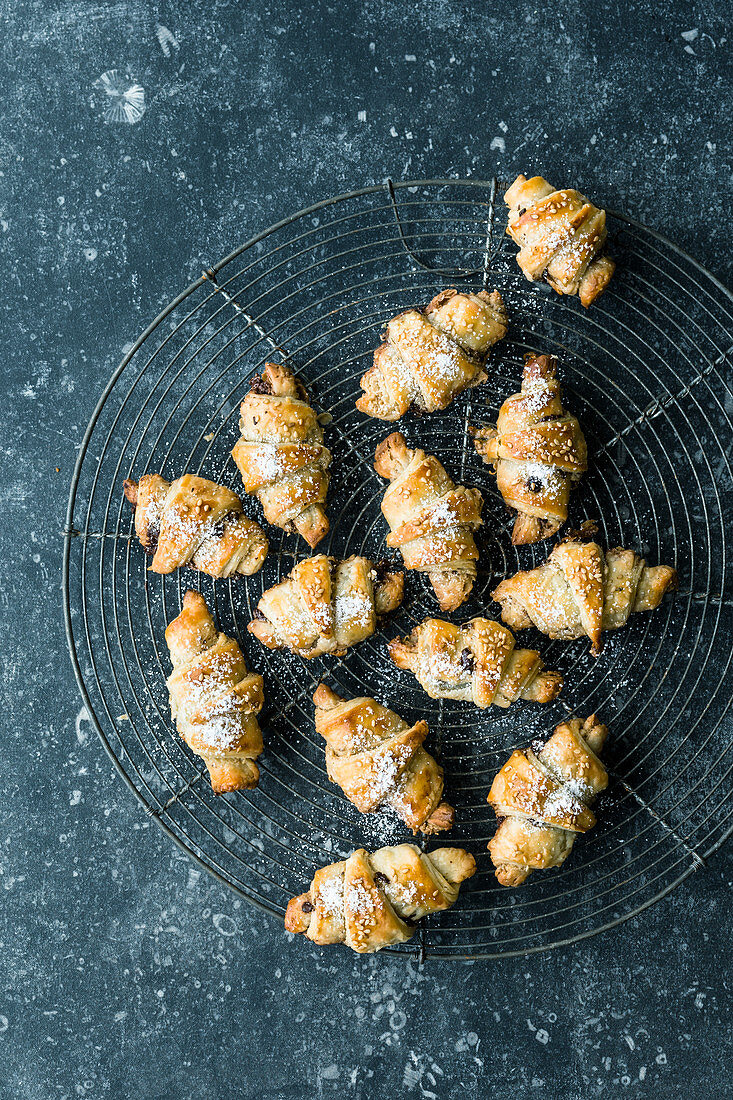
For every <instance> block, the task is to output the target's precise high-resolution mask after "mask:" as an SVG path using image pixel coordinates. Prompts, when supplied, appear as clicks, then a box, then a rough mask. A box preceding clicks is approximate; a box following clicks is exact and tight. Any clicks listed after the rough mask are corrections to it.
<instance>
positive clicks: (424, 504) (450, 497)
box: [374, 432, 483, 611]
mask: <svg viewBox="0 0 733 1100" xmlns="http://www.w3.org/2000/svg"><path fill="white" fill-rule="evenodd" d="M374 469H375V470H376V471H377V473H378V474H379V476H380V477H385V478H389V479H390V481H391V485H390V486H389V487H388V488H387V489H386V490H385V493H384V498H383V500H382V513H383V515H384V518H385V519H386V520H387V523H388V524H389V526H390V530H391V533H390V534H389V535H388V536H387V545H388V546H390V547H397V548H399V549H400V551H401V552H402V557H403V559H404V562H405V567H406V568H407V569H417V570H419V571H420V572H422V573H427V575H428V577H429V578H430V583H431V584H432V586H433V590H434V592H435V595H436V596H437V598H438V603H439V604H440V607H441V610H442V611H455V609H456V608H457V607H460V605H461V604H462V603H463V601H464V600H465V599H467V598H468V595H469V593H470V591H471V589H472V588H473V582H474V581H475V579H476V561H477V560H478V550H477V549H476V543H475V541H474V538H473V532H474V531H475V530H476V529H477V528H478V527H480V526H481V508H482V505H483V497H482V496H481V493H480V491H479V490H478V489H466V488H465V487H464V486H463V485H458V486H456V485H454V483H453V482H452V481H451V479H450V477H449V476H448V474H447V473H446V471H445V469H444V468H443V466H442V464H441V463H440V462H439V461H438V459H437V458H436V457H435V456H434V455H426V454H425V451H420V450H414V451H413V450H410V449H409V448H408V446H407V444H406V442H405V437H404V436H403V435H402V433H401V432H393V433H392V435H390V436H389V437H388V438H387V439H385V440H384V441H383V442H382V443H380V444H379V446H378V447H377V450H376V454H375V456H374Z"/></svg>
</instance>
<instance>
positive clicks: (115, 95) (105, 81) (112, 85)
mask: <svg viewBox="0 0 733 1100" xmlns="http://www.w3.org/2000/svg"><path fill="white" fill-rule="evenodd" d="M94 87H95V88H96V89H98V91H100V92H103V93H104V95H105V96H106V97H107V99H106V101H105V105H104V109H103V111H102V118H103V119H104V121H105V122H127V123H128V124H129V125H130V126H134V124H135V123H136V122H139V121H140V119H141V118H142V117H143V115H144V114H145V89H144V88H143V86H142V84H137V83H136V82H135V81H133V80H132V79H131V78H130V77H129V76H126V75H125V74H124V73H123V72H121V71H120V70H119V69H108V70H107V72H106V73H102V75H101V76H100V77H98V78H97V80H95V82H94Z"/></svg>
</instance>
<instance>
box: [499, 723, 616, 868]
mask: <svg viewBox="0 0 733 1100" xmlns="http://www.w3.org/2000/svg"><path fill="white" fill-rule="evenodd" d="M607 735H608V730H607V729H606V727H605V726H603V725H601V723H600V722H596V717H595V715H594V714H593V715H591V717H590V718H586V720H585V722H581V720H580V719H579V718H570V719H568V721H567V722H562V723H561V724H560V725H559V726H558V727H557V728H556V729H555V732H554V733H553V735H552V737H550V739H549V741H547V743H546V744H544V745H542V746H538V745H536V744H533V745H532V747H531V748H529V749H527V750H525V751H524V752H519V751H517V752H514V753H512V755H511V756H510V758H509V760H507V762H506V764H505V765H504V767H503V768H502V769H501V771H500V772H498V774H497V775H496V776H495V777H494V782H493V783H492V785H491V790H490V791H489V796H488V802H490V804H491V805H492V806H493V808H494V811H495V813H496V815H497V817H498V818H500V819H501V821H500V824H499V827H498V829H497V830H496V833H495V834H494V836H493V837H492V839H491V840H490V841H489V845H488V848H489V852H490V853H491V859H492V861H493V863H494V866H495V867H496V877H497V878H498V880H499V882H501V883H502V885H503V886H521V884H522V883H523V882H524V881H525V879H527V877H528V876H529V875H530V874H531V873H532V871H534V870H542V869H545V868H547V867H559V866H560V864H561V863H563V862H564V861H565V859H566V858H567V856H568V855H569V853H570V849H571V848H572V846H573V843H574V841H575V837H576V836H577V834H578V833H585V832H587V831H588V829H592V828H593V826H594V825H595V823H596V819H595V817H594V815H593V813H592V812H591V810H590V808H589V807H590V806H591V805H592V803H593V801H594V800H595V797H596V795H597V794H599V793H600V792H601V791H603V790H605V789H606V786H607V785H608V773H607V772H606V769H605V767H604V766H603V764H602V763H601V761H600V760H599V758H598V754H599V753H600V751H601V749H602V748H603V745H604V742H605V740H606V737H607Z"/></svg>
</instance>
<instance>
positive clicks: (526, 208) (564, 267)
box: [504, 176, 616, 308]
mask: <svg viewBox="0 0 733 1100" xmlns="http://www.w3.org/2000/svg"><path fill="white" fill-rule="evenodd" d="M504 202H505V203H506V204H507V206H508V207H509V224H508V225H507V229H506V231H507V233H508V234H509V236H510V237H511V238H512V240H513V241H515V242H516V244H518V245H519V247H520V252H519V254H518V256H517V263H518V264H519V266H520V267H521V269H522V271H523V272H524V275H525V276H526V278H527V279H529V280H530V282H535V281H536V280H537V279H541V278H542V276H543V275H544V277H545V279H546V280H547V282H548V283H549V284H550V286H551V287H552V289H553V290H556V291H557V293H558V294H577V295H578V297H579V298H580V301H581V303H582V304H583V305H584V306H586V308H587V307H588V306H589V305H590V304H591V303H592V302H594V301H595V300H596V298H597V297H598V296H599V295H600V294H602V293H603V291H604V290H605V289H606V287H607V286H608V284H609V282H610V280H611V276H612V275H613V273H614V270H615V268H616V265H615V264H614V262H613V260H611V259H610V258H609V257H608V256H606V255H605V247H606V211H605V210H599V209H598V207H597V206H594V205H593V203H592V202H588V200H587V199H586V197H585V196H584V195H581V194H580V192H579V191H575V190H573V188H566V189H565V190H564V191H556V190H555V189H554V187H552V186H551V185H550V184H549V183H548V182H547V180H544V179H543V178H542V176H533V177H532V179H529V180H528V179H526V178H525V177H524V176H517V178H516V179H515V181H514V183H513V184H512V185H511V187H510V188H509V190H508V191H507V192H506V194H505V195H504Z"/></svg>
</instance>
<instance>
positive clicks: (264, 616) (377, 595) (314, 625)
mask: <svg viewBox="0 0 733 1100" xmlns="http://www.w3.org/2000/svg"><path fill="white" fill-rule="evenodd" d="M404 582H405V575H404V573H390V572H387V571H386V570H385V569H383V568H382V567H379V566H378V567H376V568H375V566H374V565H372V563H371V562H370V561H369V559H368V558H362V557H358V556H356V555H355V556H353V557H350V558H347V559H346V561H336V560H335V559H334V558H329V557H327V556H326V555H325V554H316V556H315V557H313V558H305V560H304V561H300V562H298V564H297V565H296V566H295V567H294V569H292V570H291V572H290V574H289V576H288V577H286V578H285V580H284V581H281V582H280V583H279V584H276V585H275V586H274V587H273V588H268V589H267V591H266V592H264V593H263V594H262V596H261V598H260V602H259V603H258V604H257V610H256V612H255V617H254V619H253V620H252V622H251V623H250V624H249V626H248V627H247V629H248V630H249V631H250V633H252V634H254V636H255V637H256V638H257V639H258V641H260V642H262V644H263V645H266V646H267V648H268V649H291V650H292V651H293V652H294V653H298V654H300V656H301V657H307V658H311V657H320V656H321V655H322V654H324V653H334V654H336V656H339V657H340V656H342V655H343V654H344V653H345V652H346V650H347V649H349V648H350V647H351V646H353V645H356V644H357V642H363V641H364V639H365V638H368V637H369V636H370V635H371V634H373V633H374V631H375V630H376V629H377V618H378V617H380V616H382V615H387V614H389V612H390V611H394V610H395V608H397V607H399V605H400V604H401V603H402V593H403V588H404Z"/></svg>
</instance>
